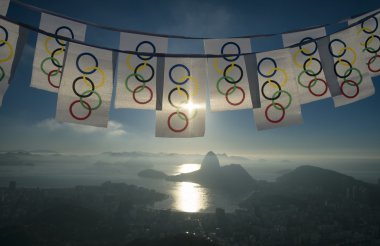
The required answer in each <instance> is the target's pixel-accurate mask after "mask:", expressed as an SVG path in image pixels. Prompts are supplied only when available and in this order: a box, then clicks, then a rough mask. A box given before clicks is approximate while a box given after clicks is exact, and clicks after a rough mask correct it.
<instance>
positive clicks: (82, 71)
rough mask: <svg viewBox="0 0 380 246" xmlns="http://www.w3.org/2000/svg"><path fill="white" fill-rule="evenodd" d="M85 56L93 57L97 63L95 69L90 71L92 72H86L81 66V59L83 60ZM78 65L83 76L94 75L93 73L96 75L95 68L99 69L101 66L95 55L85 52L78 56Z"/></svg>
mask: <svg viewBox="0 0 380 246" xmlns="http://www.w3.org/2000/svg"><path fill="white" fill-rule="evenodd" d="M84 56H89V57H91V58H92V59H93V60H94V62H95V65H94V66H92V68H93V69H92V70H90V71H84V70H83V69H82V68H81V67H80V66H79V61H80V59H81V58H82V57H84ZM76 65H77V69H78V70H79V71H80V72H81V73H83V74H92V73H95V71H96V69H95V68H97V67H98V66H99V62H98V59H97V58H96V57H95V56H94V55H93V54H91V53H89V52H84V53H81V54H79V55H78V57H77V60H76Z"/></svg>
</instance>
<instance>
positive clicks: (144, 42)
mask: <svg viewBox="0 0 380 246" xmlns="http://www.w3.org/2000/svg"><path fill="white" fill-rule="evenodd" d="M143 44H149V45H151V46H152V48H153V52H152V53H153V54H155V53H156V46H154V44H153V43H152V42H150V41H142V42H141V43H139V44H138V45H137V46H136V52H139V48H140V46H141V45H143ZM153 54H151V55H150V56H148V55H146V56H148V58H145V57H144V56H142V55H140V54H137V57H138V58H140V59H141V60H143V61H147V60H150V59H152V58H153Z"/></svg>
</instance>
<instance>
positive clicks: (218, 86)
mask: <svg viewBox="0 0 380 246" xmlns="http://www.w3.org/2000/svg"><path fill="white" fill-rule="evenodd" d="M226 77H228V76H226ZM226 77H221V78H220V79H218V81H217V82H216V89H217V90H218V92H219V93H220V94H221V95H223V96H224V95H226V93H224V92H222V90H221V89H220V82H221V81H222V80H223V79H224V80H226V79H225V78H226ZM229 79H231V80H232V79H233V78H231V77H229ZM226 81H227V80H226ZM232 88H234V90H233V91H231V93H230V94H232V93H234V92H235V90H236V84H234V86H233V87H232Z"/></svg>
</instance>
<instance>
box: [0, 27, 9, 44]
mask: <svg viewBox="0 0 380 246" xmlns="http://www.w3.org/2000/svg"><path fill="white" fill-rule="evenodd" d="M0 29H2V30H3V31H4V33H5V38H4V39H3V40H5V41H8V30H7V29H5V27H3V26H0ZM3 45H5V42H3V43H2V44H0V47H2V46H3Z"/></svg>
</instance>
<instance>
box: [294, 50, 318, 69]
mask: <svg viewBox="0 0 380 246" xmlns="http://www.w3.org/2000/svg"><path fill="white" fill-rule="evenodd" d="M302 51H303V52H305V53H306V52H307V53H310V51H309V50H308V49H306V48H302V49H298V50H297V51H296V52H294V54H293V63H294V65H296V66H297V67H299V68H302V65H301V64H299V63H298V62H297V57H298V55H299V54H301V52H302ZM309 57H310V58H309V61H311V60H312V59H313V58H314V56H309Z"/></svg>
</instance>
